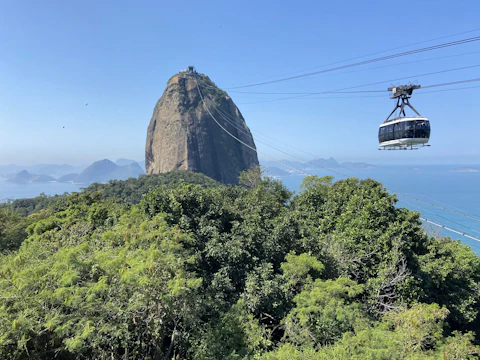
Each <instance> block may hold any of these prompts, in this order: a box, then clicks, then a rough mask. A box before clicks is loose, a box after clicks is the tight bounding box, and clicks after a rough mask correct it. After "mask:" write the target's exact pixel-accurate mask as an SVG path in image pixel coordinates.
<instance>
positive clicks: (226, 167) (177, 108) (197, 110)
mask: <svg viewBox="0 0 480 360" xmlns="http://www.w3.org/2000/svg"><path fill="white" fill-rule="evenodd" d="M197 79H198V82H199V85H200V86H202V85H207V86H206V87H201V91H202V95H203V97H204V99H205V103H206V104H207V106H208V109H209V110H210V111H211V112H212V114H213V116H214V117H215V118H216V119H217V121H218V122H219V123H220V124H221V125H222V126H223V127H224V128H225V129H226V130H228V131H229V132H230V133H231V134H232V135H234V136H235V137H237V138H238V139H240V140H241V141H243V142H244V143H246V144H248V145H249V146H251V147H253V148H255V143H254V142H253V138H252V135H251V133H250V130H249V129H248V127H247V124H246V123H245V120H244V119H243V116H242V114H241V113H240V111H239V110H238V108H237V107H236V106H235V104H234V103H233V101H232V100H231V99H230V97H229V96H228V95H227V93H225V92H224V91H222V90H220V89H219V88H217V87H216V86H215V84H214V83H213V82H211V81H210V80H209V79H208V77H206V76H204V75H200V74H198V75H197ZM225 114H226V115H225ZM225 118H226V119H228V121H227V120H226V119H225ZM232 124H234V125H232ZM239 129H240V130H239ZM253 165H258V158H257V153H256V152H255V151H253V150H251V149H249V148H248V147H246V146H245V145H242V144H241V143H239V142H238V141H237V140H235V139H234V138H232V137H231V136H229V135H228V134H227V133H226V132H225V131H224V130H222V129H221V128H220V127H219V126H218V125H217V124H216V123H215V121H214V120H213V119H212V118H211V116H210V115H209V113H208V112H207V110H206V109H205V107H204V106H203V104H202V101H201V98H200V95H199V93H198V90H197V86H196V81H195V78H194V77H193V76H192V75H187V74H184V73H180V74H177V75H175V76H173V77H172V78H171V79H170V80H169V81H168V84H167V88H166V89H165V91H164V93H163V95H162V97H161V98H160V100H158V102H157V104H156V106H155V109H154V110H153V116H152V119H151V120H150V125H149V126H148V132H147V142H146V146H145V167H146V170H147V174H159V173H166V172H169V171H171V170H174V169H180V170H190V171H195V172H200V173H203V174H205V175H207V176H209V177H211V178H213V179H215V180H217V181H220V182H222V183H225V184H237V183H238V176H239V175H240V172H241V171H244V170H247V169H249V168H250V167H251V166H253Z"/></svg>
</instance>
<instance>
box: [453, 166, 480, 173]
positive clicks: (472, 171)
mask: <svg viewBox="0 0 480 360" xmlns="http://www.w3.org/2000/svg"><path fill="white" fill-rule="evenodd" d="M452 171H453V172H462V173H478V172H480V170H479V169H476V168H473V167H465V168H460V169H456V170H452Z"/></svg>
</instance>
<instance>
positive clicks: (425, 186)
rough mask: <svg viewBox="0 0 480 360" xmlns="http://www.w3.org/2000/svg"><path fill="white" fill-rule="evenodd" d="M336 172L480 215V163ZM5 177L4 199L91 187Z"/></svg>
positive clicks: (475, 228) (462, 225)
mask: <svg viewBox="0 0 480 360" xmlns="http://www.w3.org/2000/svg"><path fill="white" fill-rule="evenodd" d="M335 171H337V172H339V173H343V174H345V175H348V176H352V177H357V178H360V179H365V178H368V177H370V178H372V179H375V180H377V181H380V182H381V183H382V184H383V185H384V186H385V187H386V188H387V189H388V190H390V191H391V192H399V193H402V194H405V195H409V196H412V197H416V198H418V199H420V200H423V201H428V202H431V203H434V204H436V205H438V206H440V207H447V208H449V209H451V210H455V211H459V212H463V213H468V214H470V215H472V216H474V217H477V218H480V188H479V186H478V184H480V165H467V166H462V165H405V166H384V165H382V166H377V167H369V168H355V169H346V168H343V167H336V168H335ZM307 172H308V173H311V174H315V175H318V176H326V175H333V176H335V179H336V180H338V179H343V178H344V177H341V176H339V175H336V174H332V173H330V172H328V171H326V170H323V169H315V170H312V169H309V170H308V171H307ZM303 177H304V176H303V175H296V174H291V175H288V176H281V177H279V178H278V179H279V180H281V181H283V183H284V184H285V186H287V188H289V189H290V190H292V191H296V192H298V191H299V186H300V184H301V182H302V180H303ZM4 180H5V179H2V178H0V201H5V199H19V198H28V197H34V196H37V195H39V194H40V193H42V192H43V193H45V194H47V195H55V194H63V193H65V192H73V191H79V190H80V189H81V188H83V187H86V186H87V185H85V184H71V183H55V182H51V183H33V184H13V183H6V182H5V181H4ZM398 199H399V202H398V205H399V206H405V207H407V208H409V209H411V210H416V211H419V212H421V213H422V217H424V218H427V219H429V220H431V221H434V222H437V223H440V224H443V225H446V226H448V227H451V228H454V229H456V230H459V231H462V232H465V233H467V234H469V235H472V236H474V237H478V238H480V222H478V221H475V220H473V219H470V218H467V217H464V216H461V215H458V214H454V213H451V212H446V211H443V210H441V209H439V208H436V207H433V206H430V205H427V204H425V203H422V202H419V201H415V200H412V199H410V198H404V197H402V196H398ZM427 228H429V229H433V230H434V231H437V232H438V231H439V229H438V228H436V227H433V226H431V225H428V226H427ZM440 232H441V233H442V234H443V235H447V236H450V237H452V238H453V239H460V240H462V242H464V243H465V244H468V245H470V246H471V247H472V248H473V249H474V250H475V251H476V252H480V243H478V242H476V241H474V240H471V239H468V238H466V237H463V236H461V235H457V234H454V233H451V232H449V231H446V230H441V231H440Z"/></svg>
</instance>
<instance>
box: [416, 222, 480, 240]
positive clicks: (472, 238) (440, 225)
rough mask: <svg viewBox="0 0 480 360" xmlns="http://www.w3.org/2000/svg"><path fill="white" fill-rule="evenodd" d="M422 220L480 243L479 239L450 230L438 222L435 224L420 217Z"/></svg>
mask: <svg viewBox="0 0 480 360" xmlns="http://www.w3.org/2000/svg"><path fill="white" fill-rule="evenodd" d="M420 220H422V221H424V222H426V223H428V224H432V225H435V226H437V227H439V228H442V229H445V230H448V231H451V232H453V233H455V234H459V235H462V236H465V237H466V238H469V239H471V240H475V241H478V242H480V239H479V238H476V237H475V236H472V235H469V234H467V233H464V232H462V231H458V230H455V229H452V228H450V227H448V226H445V225H442V224H439V223H436V222H434V221H431V220H428V219H426V218H423V217H420Z"/></svg>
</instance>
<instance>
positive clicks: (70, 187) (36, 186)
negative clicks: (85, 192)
mask: <svg viewBox="0 0 480 360" xmlns="http://www.w3.org/2000/svg"><path fill="white" fill-rule="evenodd" d="M84 187H87V185H85V184H72V183H57V182H47V183H32V184H14V183H9V182H6V181H5V179H2V178H0V202H6V201H8V200H13V199H23V198H33V197H35V196H38V195H40V194H41V193H44V194H45V195H61V194H63V193H66V192H67V193H71V192H74V191H79V190H80V189H81V188H84Z"/></svg>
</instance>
